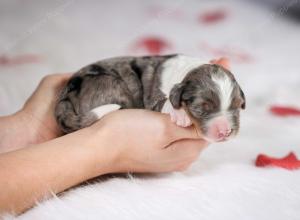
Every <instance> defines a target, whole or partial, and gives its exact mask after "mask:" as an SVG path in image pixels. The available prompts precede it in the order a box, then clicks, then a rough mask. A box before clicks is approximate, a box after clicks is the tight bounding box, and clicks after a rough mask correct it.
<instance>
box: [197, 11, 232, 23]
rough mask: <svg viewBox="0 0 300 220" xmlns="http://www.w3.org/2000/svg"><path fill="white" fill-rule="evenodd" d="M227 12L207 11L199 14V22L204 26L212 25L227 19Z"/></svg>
mask: <svg viewBox="0 0 300 220" xmlns="http://www.w3.org/2000/svg"><path fill="white" fill-rule="evenodd" d="M227 14H228V13H227V11H225V10H224V9H217V10H214V11H207V12H205V13H203V14H200V16H199V20H200V22H202V23H204V24H214V23H217V22H220V21H222V20H224V19H225V18H226V17H227Z"/></svg>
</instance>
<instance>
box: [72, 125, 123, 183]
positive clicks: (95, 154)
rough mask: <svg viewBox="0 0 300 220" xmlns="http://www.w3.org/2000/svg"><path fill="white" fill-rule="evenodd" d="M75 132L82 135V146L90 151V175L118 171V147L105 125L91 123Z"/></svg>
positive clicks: (94, 175)
mask: <svg viewBox="0 0 300 220" xmlns="http://www.w3.org/2000/svg"><path fill="white" fill-rule="evenodd" d="M75 133H77V134H79V135H80V136H81V137H82V138H81V140H83V146H84V148H86V149H89V151H90V155H91V171H92V177H96V176H99V175H103V174H108V173H115V172H117V171H118V170H117V166H118V164H119V158H120V154H121V152H120V148H119V147H118V146H116V145H114V141H113V139H112V138H111V132H108V131H107V129H106V128H105V126H103V125H102V124H101V125H100V126H99V125H96V126H95V125H93V126H91V127H87V128H84V129H82V130H80V131H77V132H75ZM114 138H115V137H114Z"/></svg>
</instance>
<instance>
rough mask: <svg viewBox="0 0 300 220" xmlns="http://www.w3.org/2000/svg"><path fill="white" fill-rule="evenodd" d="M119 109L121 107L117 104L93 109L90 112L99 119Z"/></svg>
mask: <svg viewBox="0 0 300 220" xmlns="http://www.w3.org/2000/svg"><path fill="white" fill-rule="evenodd" d="M120 108H121V106H120V105H118V104H108V105H101V106H99V107H97V108H94V109H92V110H91V112H92V113H94V114H95V115H97V118H98V119H100V118H102V117H103V116H104V115H106V114H108V113H110V112H112V111H116V110H118V109H120Z"/></svg>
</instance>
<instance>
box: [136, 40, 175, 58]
mask: <svg viewBox="0 0 300 220" xmlns="http://www.w3.org/2000/svg"><path fill="white" fill-rule="evenodd" d="M170 47H171V46H170V44H169V43H168V42H167V41H166V40H164V39H162V38H159V37H145V38H142V39H140V40H138V41H137V43H136V44H135V48H137V49H144V50H146V51H147V52H148V53H149V54H151V55H157V54H161V53H162V52H163V51H164V50H165V49H167V48H170Z"/></svg>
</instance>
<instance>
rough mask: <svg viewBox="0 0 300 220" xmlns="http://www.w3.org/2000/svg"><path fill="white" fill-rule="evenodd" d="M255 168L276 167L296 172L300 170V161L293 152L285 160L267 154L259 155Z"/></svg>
mask: <svg viewBox="0 0 300 220" xmlns="http://www.w3.org/2000/svg"><path fill="white" fill-rule="evenodd" d="M255 166H257V167H266V166H276V167H281V168H284V169H288V170H294V169H299V168H300V160H298V159H297V157H296V155H295V154H294V153H293V152H291V153H289V154H288V155H287V156H285V157H283V158H274V157H270V156H267V155H265V154H259V155H258V156H257V158H256V161H255Z"/></svg>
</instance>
